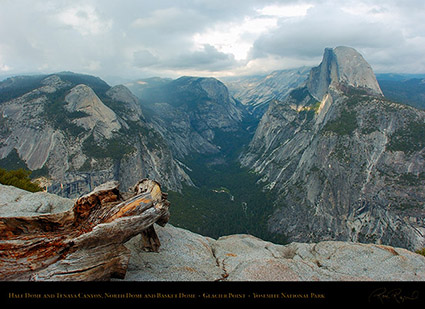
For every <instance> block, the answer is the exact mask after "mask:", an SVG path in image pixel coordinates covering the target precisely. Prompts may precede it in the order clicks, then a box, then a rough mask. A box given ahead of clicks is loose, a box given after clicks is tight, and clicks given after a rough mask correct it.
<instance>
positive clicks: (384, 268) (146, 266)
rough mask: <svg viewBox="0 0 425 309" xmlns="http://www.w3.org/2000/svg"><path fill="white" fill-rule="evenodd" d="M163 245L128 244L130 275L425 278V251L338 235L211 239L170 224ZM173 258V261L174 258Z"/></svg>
mask: <svg viewBox="0 0 425 309" xmlns="http://www.w3.org/2000/svg"><path fill="white" fill-rule="evenodd" d="M157 232H158V237H159V239H160V241H161V248H160V249H159V251H158V252H157V253H155V252H145V251H143V250H142V249H141V248H140V246H139V242H140V239H139V236H137V237H135V238H133V239H132V240H130V241H129V242H128V243H127V244H126V246H127V247H128V248H129V249H130V250H131V252H132V254H131V258H130V262H129V266H128V270H127V274H126V276H125V279H124V280H128V281H424V280H425V268H424V267H425V257H424V256H421V255H419V254H416V253H413V252H410V251H408V250H406V249H402V248H393V247H389V246H383V245H375V244H360V243H352V242H340V241H324V242H319V243H309V244H308V243H291V244H288V245H276V244H273V243H271V242H267V241H264V240H261V239H259V238H256V237H254V236H251V235H244V234H240V235H229V236H224V237H220V238H218V239H216V240H215V239H212V238H208V237H203V236H201V235H199V234H195V233H192V232H190V231H187V230H184V229H180V228H177V227H174V226H172V225H170V224H167V225H166V226H165V227H157ZM170 261H172V263H170Z"/></svg>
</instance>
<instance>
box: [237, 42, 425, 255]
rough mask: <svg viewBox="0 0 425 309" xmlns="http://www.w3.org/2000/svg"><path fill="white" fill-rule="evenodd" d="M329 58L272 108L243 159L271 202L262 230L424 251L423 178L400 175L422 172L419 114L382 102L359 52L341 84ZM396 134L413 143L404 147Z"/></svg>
mask: <svg viewBox="0 0 425 309" xmlns="http://www.w3.org/2000/svg"><path fill="white" fill-rule="evenodd" d="M348 51H349V53H348V54H349V55H351V54H352V53H353V50H352V49H348ZM334 56H335V55H334V52H332V51H331V50H329V49H326V50H325V53H324V57H323V62H322V63H321V64H320V65H319V66H318V67H316V68H313V69H312V73H311V74H310V78H309V80H308V81H307V82H306V84H304V85H301V86H300V87H299V88H297V89H295V90H293V91H292V92H291V93H290V94H289V96H288V97H287V98H286V99H285V100H284V101H283V102H274V103H273V104H272V105H270V107H269V109H268V111H267V112H266V114H265V115H264V116H263V118H262V119H261V121H260V124H259V126H258V127H257V131H256V133H255V135H254V138H253V140H252V141H251V143H250V146H249V148H248V150H247V151H246V152H245V153H244V154H243V155H242V156H241V163H242V165H243V166H246V167H250V168H251V169H252V170H253V171H254V172H256V173H258V174H259V175H261V176H262V180H261V182H262V183H263V186H264V188H265V190H267V191H269V192H271V194H273V195H276V196H278V197H277V199H276V202H275V207H276V210H275V212H274V214H273V215H272V216H271V218H270V220H269V222H268V226H269V229H270V230H271V231H274V232H275V233H285V234H286V235H287V236H288V237H289V239H290V241H307V240H310V241H318V240H327V239H336V240H356V241H360V242H368V241H370V240H371V239H373V240H374V241H376V242H382V243H385V244H392V245H399V246H403V247H407V248H419V247H423V245H424V225H423V215H424V214H423V209H422V207H421V206H420V205H421V203H422V202H420V201H422V200H423V196H422V195H421V194H420V190H419V187H420V184H421V183H422V182H421V180H420V179H419V176H417V179H418V180H417V182H415V181H414V180H413V178H412V182H409V183H408V182H400V180H399V179H404V177H409V176H407V175H409V174H412V176H413V175H419V174H420V173H421V171H423V170H424V165H423V164H422V163H420V162H423V159H422V158H423V154H422V152H423V146H424V144H423V142H422V139H421V138H420V135H416V133H413V131H415V132H418V134H419V132H421V131H422V130H423V129H424V128H425V127H424V126H425V124H424V119H425V114H424V113H423V112H421V111H418V110H416V109H414V108H412V107H409V106H406V105H399V104H396V103H393V102H390V101H387V100H386V99H385V98H384V97H383V96H382V95H381V91H380V89H379V88H377V86H376V85H377V83H376V79H375V78H374V76H372V75H371V74H372V73H373V72H372V73H371V69H370V66H369V65H368V64H367V63H366V64H365V63H363V61H364V59H363V58H362V57H361V56H357V57H356V60H355V63H357V62H358V61H361V64H360V65H358V66H357V70H355V71H353V72H354V74H351V75H350V74H346V76H348V77H350V76H351V78H352V80H350V79H349V78H348V79H347V78H343V79H342V82H339V81H340V77H339V75H338V70H337V69H338V67H341V65H339V64H338V63H337V62H335V60H337V59H338V57H334ZM339 58H341V57H340V56H339ZM343 59H345V57H343ZM344 61H346V60H344ZM364 62H365V61H364ZM344 65H347V64H346V63H344V64H343V66H344ZM362 70H365V74H366V78H365V77H364V76H363V74H361V71H362ZM343 71H344V70H343ZM313 77H317V78H318V80H317V79H316V80H312V78H313ZM353 85H354V86H355V85H360V87H354V86H353ZM310 89H311V90H312V92H314V93H315V95H313V94H312V93H311V92H310ZM320 96H321V97H320ZM319 97H320V99H319ZM407 132H410V133H407ZM403 134H406V135H403ZM401 135H403V136H405V138H407V137H408V136H411V137H409V138H407V139H406V140H405V141H406V143H404V144H403V143H402V142H401V140H400V143H399V142H398V141H399V140H398V136H400V138H401ZM413 136H415V137H413ZM415 177H416V176H415ZM409 185H410V186H409ZM390 188H391V189H390ZM407 204H409V206H407ZM403 205H404V206H403ZM380 222H381V223H380ZM384 222H385V223H384Z"/></svg>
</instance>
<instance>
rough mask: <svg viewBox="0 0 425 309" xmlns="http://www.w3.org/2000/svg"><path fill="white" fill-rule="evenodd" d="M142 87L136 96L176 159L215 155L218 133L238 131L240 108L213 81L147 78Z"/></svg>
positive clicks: (199, 78) (242, 115) (218, 82)
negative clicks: (190, 155)
mask: <svg viewBox="0 0 425 309" xmlns="http://www.w3.org/2000/svg"><path fill="white" fill-rule="evenodd" d="M136 86H137V83H136ZM138 86H139V87H135V91H137V90H139V89H140V84H139V85H138ZM143 86H144V91H143V89H142V90H139V91H137V93H138V94H139V98H140V100H141V104H142V106H143V108H144V109H145V110H148V111H149V121H151V122H152V123H154V124H155V125H156V127H157V128H158V130H159V131H160V133H161V135H162V136H163V137H164V139H165V140H166V141H167V142H168V143H169V145H170V147H171V149H172V151H173V154H174V155H175V156H176V157H177V158H179V159H183V158H184V157H185V156H187V155H189V154H193V153H201V154H206V153H218V152H220V146H219V143H218V142H217V139H219V138H220V134H223V133H224V134H226V133H232V132H237V131H238V130H240V129H241V122H242V120H243V118H244V116H245V115H246V112H245V110H244V108H243V107H242V106H240V105H238V103H237V102H236V101H235V100H233V99H232V98H231V97H230V96H229V93H228V90H227V88H226V86H225V85H224V84H223V83H222V82H220V81H218V80H217V79H215V78H203V77H188V76H184V77H180V78H178V79H176V80H160V81H158V80H156V79H153V80H152V79H150V80H147V81H145V82H144V84H143Z"/></svg>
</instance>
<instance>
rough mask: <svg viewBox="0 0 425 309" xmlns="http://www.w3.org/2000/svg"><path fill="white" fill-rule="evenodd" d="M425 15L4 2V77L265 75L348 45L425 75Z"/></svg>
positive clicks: (385, 10)
mask: <svg viewBox="0 0 425 309" xmlns="http://www.w3.org/2000/svg"><path fill="white" fill-rule="evenodd" d="M424 16H425V1H424V0H408V1H396V0H353V1H351V0H347V1H342V0H325V1H308V0H307V1H295V0H294V1H292V0H281V1H266V0H261V1H260V0H155V1H153V0H84V1H79V0H72V1H71V0H62V1H60V0H52V1H48V0H0V76H4V75H14V74H22V73H36V72H41V73H52V72H59V71H65V70H66V71H73V72H78V73H87V74H92V75H96V76H100V77H101V78H103V79H105V80H106V81H109V82H111V81H115V80H116V78H115V77H121V78H124V79H134V78H139V77H150V76H162V77H178V76H182V75H196V76H216V77H219V76H232V75H246V74H258V73H262V72H269V71H272V70H277V69H285V68H294V67H299V66H303V65H306V66H315V65H318V64H319V63H320V60H321V57H322V54H323V50H324V49H325V48H326V47H335V46H339V45H346V46H351V47H354V48H355V49H357V50H358V51H359V52H361V53H362V54H363V56H364V57H365V59H366V60H367V61H368V62H369V63H370V64H371V65H372V67H373V69H374V70H375V72H380V73H384V72H392V73H425V18H424Z"/></svg>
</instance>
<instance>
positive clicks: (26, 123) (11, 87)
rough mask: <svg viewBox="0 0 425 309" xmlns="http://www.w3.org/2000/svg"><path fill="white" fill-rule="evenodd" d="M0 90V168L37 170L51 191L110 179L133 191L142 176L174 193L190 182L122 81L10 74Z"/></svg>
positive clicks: (82, 188) (75, 191)
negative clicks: (116, 82)
mask: <svg viewBox="0 0 425 309" xmlns="http://www.w3.org/2000/svg"><path fill="white" fill-rule="evenodd" d="M0 95H4V100H5V101H3V102H2V103H1V105H0V123H1V129H0V162H1V164H0V166H2V167H3V168H7V169H16V168H18V167H25V168H28V169H30V170H32V171H34V173H33V175H38V176H43V177H44V178H45V179H44V180H45V181H44V183H45V185H46V186H47V189H48V191H49V192H52V193H55V194H58V195H61V196H65V197H79V196H80V195H81V194H85V193H88V192H90V191H91V190H92V189H93V188H94V187H95V186H97V185H99V184H101V183H104V182H106V181H109V180H116V181H119V182H120V184H121V186H122V187H123V188H130V187H131V186H132V185H133V184H134V183H135V182H136V181H137V180H139V179H140V178H143V177H149V178H152V179H161V181H162V183H163V185H164V186H166V187H167V188H169V189H173V190H177V191H178V190H179V189H180V188H181V187H182V184H183V183H190V179H189V177H188V176H187V174H186V173H185V172H184V171H183V169H182V168H181V167H180V166H179V165H178V163H177V162H176V161H175V160H174V157H173V155H172V153H171V150H170V149H169V147H168V146H167V144H166V143H165V141H164V139H163V138H162V137H161V135H160V133H159V132H158V131H157V130H156V129H155V127H154V126H153V125H152V124H150V123H147V122H146V121H145V117H144V115H143V113H142V110H141V107H140V104H139V102H138V99H137V98H136V97H135V96H134V95H132V94H131V92H130V91H129V89H127V88H126V87H124V86H122V85H121V86H114V87H110V86H109V85H108V84H106V83H105V82H103V81H102V80H100V79H98V78H95V77H93V76H88V75H81V74H74V73H57V74H52V75H47V76H36V77H32V76H29V77H21V78H18V77H17V78H11V79H8V80H6V81H4V82H1V83H0ZM2 99H3V97H2Z"/></svg>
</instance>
